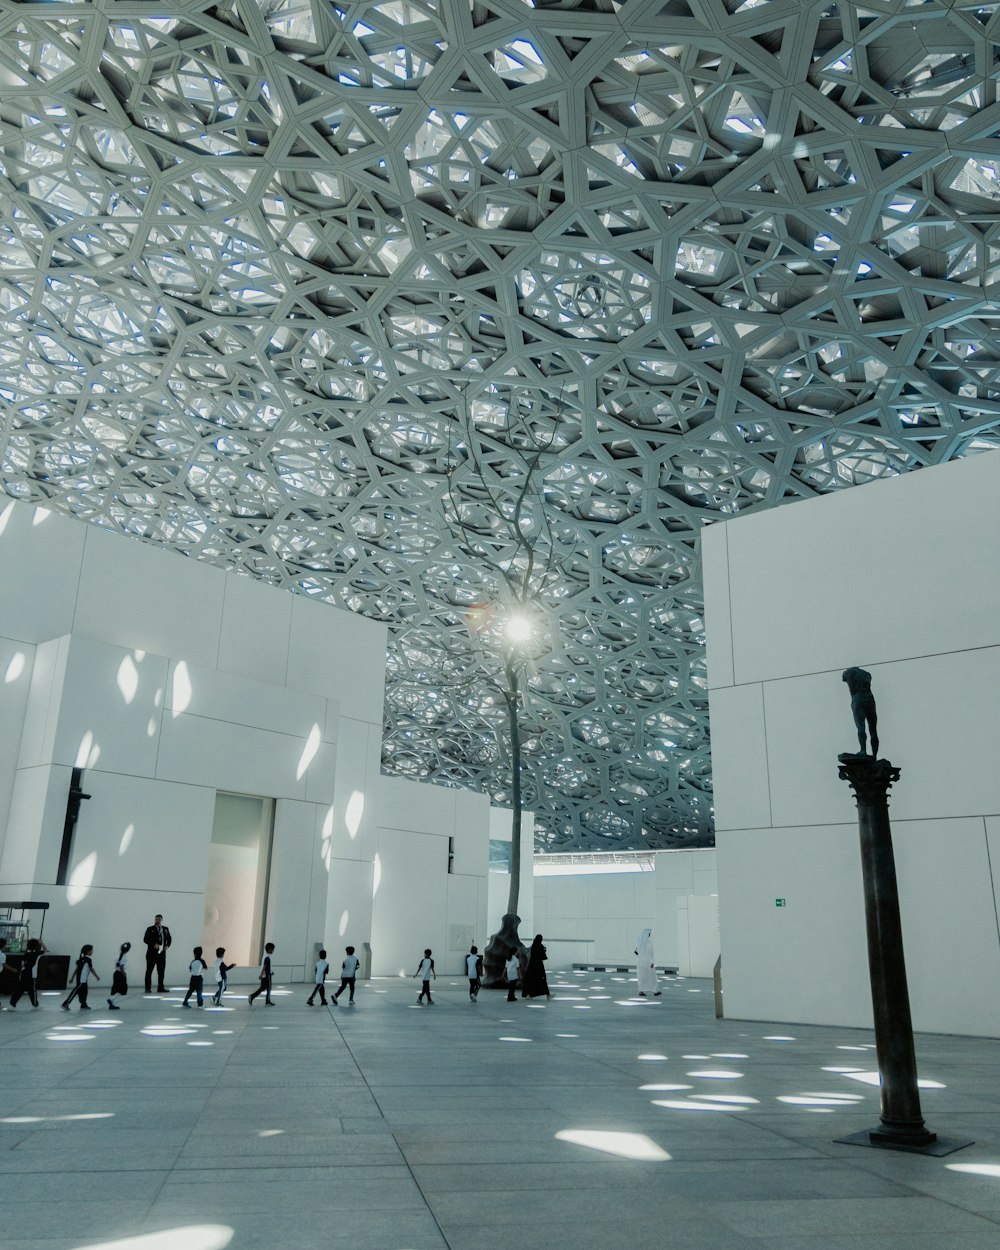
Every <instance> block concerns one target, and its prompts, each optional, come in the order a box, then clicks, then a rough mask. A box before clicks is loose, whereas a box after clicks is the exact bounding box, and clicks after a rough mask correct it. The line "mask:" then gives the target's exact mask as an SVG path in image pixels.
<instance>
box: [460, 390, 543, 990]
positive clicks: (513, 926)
mask: <svg viewBox="0 0 1000 1250" xmlns="http://www.w3.org/2000/svg"><path fill="white" fill-rule="evenodd" d="M558 418H559V411H558V409H556V410H555V412H550V413H548V414H546V415H539V412H538V410H537V407H536V406H535V405H534V404H533V403H532V402H531V398H530V397H528V396H505V397H504V399H503V400H496V399H493V398H490V399H485V400H480V401H478V402H474V403H472V404H471V405H470V406H469V407H468V408H467V409H466V411H465V413H464V415H463V417H462V419H461V423H462V425H461V433H460V435H459V437H458V438H457V439H456V441H455V443H454V445H453V448H452V468H451V470H450V472H449V476H448V484H447V490H446V492H445V515H446V519H447V522H448V525H449V527H450V529H451V532H452V534H453V535H454V537H455V541H456V543H457V545H458V547H459V549H460V550H461V552H462V553H463V555H465V557H466V558H467V559H469V560H471V561H472V562H473V563H474V564H475V565H476V567H477V568H478V569H479V570H480V572H481V576H482V585H483V590H484V592H485V593H484V601H483V602H482V603H479V604H476V605H475V606H474V607H473V608H471V610H470V611H469V612H468V613H467V615H466V621H467V624H468V626H469V630H470V633H471V634H472V636H473V638H474V640H475V642H476V643H477V647H478V654H479V657H480V666H481V672H482V675H483V676H484V677H485V678H486V679H487V680H488V681H490V682H491V683H492V684H493V685H494V686H495V687H496V688H497V690H498V691H499V694H500V697H501V699H502V701H503V704H504V707H505V711H506V717H505V726H504V729H505V732H504V733H503V734H502V735H501V734H498V737H500V746H501V750H502V751H503V753H504V755H505V757H506V760H507V763H508V766H509V769H510V794H511V859H510V889H509V892H508V896H507V911H506V913H505V915H504V916H503V918H502V920H501V924H500V929H499V930H498V932H497V933H496V934H495V935H494V938H493V939H492V940H491V942H490V944H489V945H488V946H487V949H486V984H490V983H495V982H497V981H499V980H500V979H502V972H503V961H504V959H505V958H506V956H507V955H509V953H510V952H511V950H514V949H517V947H518V946H520V938H519V935H518V931H517V926H518V923H519V917H518V914H517V909H518V902H519V895H520V877H521V818H522V811H523V793H524V791H523V784H522V780H523V777H522V774H523V766H524V759H523V741H522V738H523V735H522V716H523V713H524V697H525V693H526V689H527V687H528V677H529V670H530V667H531V665H532V664H533V663H534V662H535V661H537V660H538V659H540V658H541V657H542V656H543V655H544V654H545V653H546V652H547V651H548V650H549V649H550V630H551V622H550V620H549V618H548V613H547V611H546V605H547V601H548V599H549V597H550V594H551V592H552V590H553V589H554V588H555V584H556V582H557V580H558V568H557V555H558V554H559V553H558V545H557V540H556V536H555V534H554V531H553V528H552V525H551V521H550V518H549V516H548V514H547V511H546V508H545V500H544V495H543V490H542V485H543V481H544V475H545V470H546V467H547V465H548V463H549V462H550V460H551V459H552V456H553V452H554V448H555V447H556V444H557V441H558V425H559V420H558Z"/></svg>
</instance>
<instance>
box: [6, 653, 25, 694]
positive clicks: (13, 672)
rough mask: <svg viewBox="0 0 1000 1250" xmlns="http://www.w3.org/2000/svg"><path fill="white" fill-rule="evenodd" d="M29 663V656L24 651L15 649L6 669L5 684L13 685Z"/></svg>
mask: <svg viewBox="0 0 1000 1250" xmlns="http://www.w3.org/2000/svg"><path fill="white" fill-rule="evenodd" d="M27 664H28V657H27V656H26V655H25V654H24V652H23V651H15V652H14V654H13V655H12V656H11V657H10V662H9V663H8V665H7V668H6V669H5V671H4V675H3V684H4V685H5V686H11V685H13V684H14V682H15V681H17V679H18V678H19V677H20V676H21V674H22V673H23V672H24V670H25V668H26V667H27Z"/></svg>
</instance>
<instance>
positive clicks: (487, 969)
mask: <svg viewBox="0 0 1000 1250" xmlns="http://www.w3.org/2000/svg"><path fill="white" fill-rule="evenodd" d="M520 923H521V917H520V916H515V915H514V914H513V913H512V912H507V914H506V915H505V916H504V917H503V919H502V920H501V921H500V929H499V931H498V932H497V933H494V934H493V936H492V937H491V938H490V940H489V942H488V943H487V946H486V950H485V952H484V957H483V962H484V965H485V966H484V969H483V971H484V973H485V975H484V976H483V979H482V984H483V988H484V989H488V990H500V989H506V988H507V982H506V981H505V980H504V970H505V967H506V964H507V960H508V959H509V958H510V957H511V955H513V954H518V956H520V955H521V954H523V955H524V957H525V959H526V958H527V954H528V953H527V951H526V950H525V949H524V943H523V942H522V941H521V939H520V938H519V937H518V934H517V926H518V925H519V924H520Z"/></svg>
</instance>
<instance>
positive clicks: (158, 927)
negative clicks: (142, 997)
mask: <svg viewBox="0 0 1000 1250" xmlns="http://www.w3.org/2000/svg"><path fill="white" fill-rule="evenodd" d="M142 940H143V941H144V942H145V943H146V993H147V994H151V993H152V992H153V969H154V968H155V969H156V979H157V981H158V982H159V984H158V985H157V987H156V992H157V993H158V994H166V992H167V988H166V986H165V985H164V984H163V977H164V974H165V973H166V970H167V947H168V946H169V945H170V942H171V937H170V930H169V929H168V928H167V926H166V925H165V924H164V923H163V917H162V916H159V915H157V916H154V917H153V923H152V924H151V925H150V926H149V927H148V928H147V930H146V932H145V933H144V934H143V935H142Z"/></svg>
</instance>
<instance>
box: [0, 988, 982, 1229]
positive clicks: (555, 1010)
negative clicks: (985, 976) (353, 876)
mask: <svg viewBox="0 0 1000 1250" xmlns="http://www.w3.org/2000/svg"><path fill="white" fill-rule="evenodd" d="M551 980H552V983H553V990H554V997H553V998H552V1000H551V1001H549V1002H543V1003H539V1004H529V1003H528V1002H525V1001H522V1000H519V1001H518V1002H517V1003H516V1004H512V1005H508V1004H507V1002H506V1001H505V997H504V995H503V994H500V993H495V992H494V993H491V992H486V991H484V992H483V993H482V995H481V997H480V1001H479V1002H478V1003H477V1004H475V1005H472V1004H470V1003H469V1001H468V994H467V990H466V983H465V982H464V981H461V980H460V979H458V978H449V977H441V978H439V980H438V981H437V982H436V986H435V992H436V1003H435V1005H434V1006H433V1007H422V1008H418V1007H417V1006H416V1005H415V997H416V993H415V991H416V988H417V987H416V983H415V982H413V981H398V980H380V981H373V982H370V983H368V984H365V985H363V986H360V987H359V989H358V1003H357V1005H356V1006H355V1007H353V1008H348V1007H346V1006H344V1005H341V1006H339V1007H337V1008H336V1009H335V1010H329V1009H323V1008H320V1007H318V1006H317V1007H315V1008H312V1009H308V1008H307V1007H306V1006H305V994H306V992H307V991H306V990H305V989H303V987H294V989H293V992H291V993H289V994H282V995H280V996H278V998H277V1002H278V1005H277V1006H276V1007H274V1008H267V1007H265V1006H263V1005H262V1003H258V1004H255V1005H254V1007H253V1008H252V1009H249V1008H248V1007H247V1005H246V1000H245V997H243V996H242V995H239V996H238V995H237V994H236V993H233V994H231V995H230V997H229V1000H228V1004H227V1006H226V1009H224V1010H221V1011H216V1010H214V1009H210V1008H206V1009H204V1010H201V1011H199V1010H194V1011H183V1010H180V997H181V996H180V995H179V994H173V995H171V996H169V997H168V998H164V999H156V998H153V999H146V998H143V996H142V995H141V993H140V994H138V995H136V994H134V993H133V994H132V995H130V996H129V998H128V999H127V1001H126V1004H125V1007H124V1010H122V1011H121V1012H120V1013H114V1014H112V1013H110V1012H108V1011H106V1010H101V1009H100V1008H101V1007H102V1006H103V999H102V998H101V997H100V996H99V995H98V996H95V997H94V998H93V999H92V1002H93V1003H94V1005H95V1007H96V1008H98V1009H97V1010H94V1011H93V1012H91V1013H89V1014H83V1013H79V1012H76V1011H74V1012H73V1014H72V1015H70V1014H67V1013H65V1012H62V1011H60V1010H59V1009H58V1003H59V999H60V997H61V995H55V996H46V997H44V998H43V999H42V1002H43V1008H42V1009H40V1010H38V1011H33V1010H32V1009H31V1008H30V1006H28V1005H27V1004H26V1003H25V1001H24V1000H22V1002H21V1004H19V1006H18V1009H17V1011H16V1012H14V1013H9V1012H5V1013H4V1014H3V1015H2V1016H0V1245H2V1246H3V1248H4V1250H72V1248H73V1247H78V1246H80V1247H82V1246H92V1245H101V1246H109V1247H111V1246H114V1247H116V1248H117V1250H223V1248H224V1247H226V1246H231V1247H234V1248H235V1247H239V1248H244V1247H245V1248H247V1250H250V1248H256V1247H267V1248H268V1250H272V1248H277V1250H299V1248H305V1247H310V1248H311V1247H334V1248H339V1247H344V1248H348V1247H349V1248H350V1250H443V1248H445V1247H448V1248H450V1250H550V1248H552V1250H556V1248H557V1247H558V1248H559V1250H609V1248H616V1247H622V1248H623V1250H647V1248H652V1247H656V1250H662V1248H663V1247H670V1248H671V1250H694V1248H695V1247H698V1248H699V1250H765V1247H766V1250H803V1248H804V1250H820V1248H823V1250H876V1247H877V1248H878V1250H903V1248H904V1247H905V1250H931V1247H933V1248H934V1250H939V1248H941V1247H945V1248H947V1250H997V1247H998V1246H1000V1081H998V1077H1000V1043H997V1042H995V1041H992V1040H975V1039H969V1038H956V1037H927V1036H924V1037H921V1038H919V1039H918V1056H919V1061H920V1070H921V1079H922V1080H927V1081H929V1082H933V1084H932V1086H931V1087H929V1088H927V1089H926V1090H925V1091H924V1094H923V1099H924V1110H925V1114H926V1117H927V1120H928V1124H929V1126H930V1127H931V1128H933V1129H934V1130H936V1131H937V1132H939V1133H942V1134H949V1135H953V1136H957V1135H962V1136H967V1137H974V1138H975V1139H976V1141H977V1144H976V1145H975V1146H973V1147H971V1148H970V1149H967V1150H964V1151H962V1152H961V1153H959V1154H955V1155H951V1156H949V1157H946V1158H943V1159H928V1158H922V1157H916V1156H912V1155H901V1154H891V1153H888V1152H883V1151H874V1150H866V1149H862V1148H857V1147H849V1146H843V1145H837V1144H835V1143H834V1141H833V1139H834V1138H835V1137H837V1136H839V1135H841V1134H845V1133H849V1132H852V1131H855V1130H858V1129H862V1128H867V1127H870V1126H871V1125H873V1124H874V1123H875V1121H876V1119H877V1090H876V1089H875V1088H874V1087H873V1086H872V1085H871V1084H867V1083H865V1082H864V1081H863V1080H859V1079H857V1077H858V1076H859V1075H862V1076H863V1075H864V1074H865V1073H871V1072H872V1071H873V1069H874V1066H875V1061H874V1052H873V1048H872V1039H871V1036H870V1035H869V1034H867V1033H864V1032H858V1031H853V1030H837V1029H826V1028H806V1027H802V1028H799V1027H788V1026H769V1025H766V1024H765V1025H760V1024H747V1023H745V1022H740V1021H721V1022H719V1021H716V1020H715V1019H714V1017H713V1014H712V996H711V992H710V986H709V985H707V984H706V983H705V982H702V981H684V980H669V981H666V982H664V994H663V996H662V998H659V999H656V1000H652V1001H648V1002H647V1001H643V1000H638V999H634V998H632V997H631V993H632V992H633V991H634V988H635V985H634V982H632V983H631V984H630V983H629V982H628V981H626V980H625V979H624V978H622V977H619V976H612V975H610V974H606V975H595V974H590V973H588V974H576V975H558V974H554V975H553V976H552V978H551ZM98 988H99V987H98ZM658 1087H659V1088H658ZM649 1154H652V1155H653V1157H652V1158H649V1157H635V1156H636V1155H639V1156H643V1155H647V1156H648V1155H649ZM956 1169H959V1170H956Z"/></svg>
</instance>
